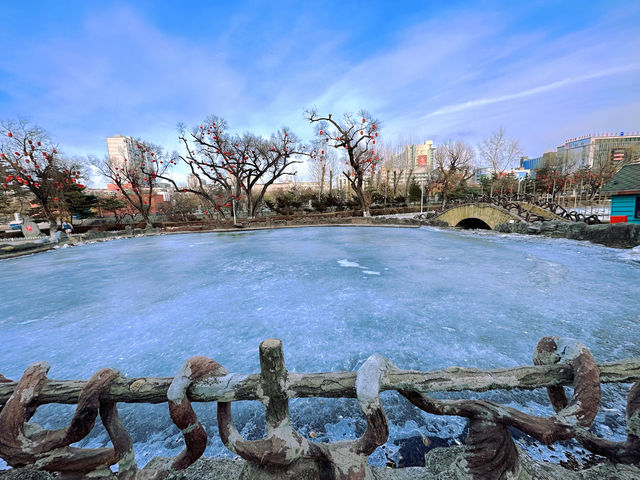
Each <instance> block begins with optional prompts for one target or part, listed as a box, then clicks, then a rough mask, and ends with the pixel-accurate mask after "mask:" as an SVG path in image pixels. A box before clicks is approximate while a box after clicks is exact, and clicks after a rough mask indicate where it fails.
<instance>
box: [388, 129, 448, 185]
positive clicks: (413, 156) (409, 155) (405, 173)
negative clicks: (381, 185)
mask: <svg viewBox="0 0 640 480" xmlns="http://www.w3.org/2000/svg"><path fill="white" fill-rule="evenodd" d="M435 150H436V149H435V147H434V146H433V140H426V141H425V142H424V143H421V144H417V145H413V144H412V145H407V146H406V147H405V149H404V150H403V151H402V152H400V153H397V154H395V155H394V156H393V163H394V164H395V165H398V166H400V168H399V169H398V170H402V176H401V177H400V180H399V183H406V181H407V179H408V177H409V172H411V179H412V180H415V182H416V183H418V184H420V183H422V182H426V181H428V180H429V178H430V176H431V172H432V171H433V155H434V152H435ZM381 171H382V176H383V177H384V176H385V173H384V172H385V167H384V166H383V167H382V168H381Z"/></svg>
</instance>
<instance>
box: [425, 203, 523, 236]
mask: <svg viewBox="0 0 640 480" xmlns="http://www.w3.org/2000/svg"><path fill="white" fill-rule="evenodd" d="M435 219H436V220H440V221H441V222H445V223H446V224H448V225H449V226H451V227H462V228H484V229H491V230H493V229H494V228H496V227H497V226H498V225H500V224H501V223H507V222H509V221H516V222H520V221H524V219H522V218H520V217H519V216H518V215H514V214H513V213H510V212H508V211H506V210H504V209H503V208H500V207H497V206H495V205H492V204H489V203H470V204H466V205H460V206H456V207H452V208H450V209H448V210H445V211H444V212H442V213H441V214H440V215H438V216H437V217H436V218H435Z"/></svg>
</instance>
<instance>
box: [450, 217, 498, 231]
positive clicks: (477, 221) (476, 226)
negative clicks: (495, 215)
mask: <svg viewBox="0 0 640 480" xmlns="http://www.w3.org/2000/svg"><path fill="white" fill-rule="evenodd" d="M456 227H459V228H464V229H469V230H491V227H490V226H489V224H487V222H485V221H484V220H482V219H481V218H474V217H469V218H464V219H462V220H460V221H459V222H458V224H457V225H456Z"/></svg>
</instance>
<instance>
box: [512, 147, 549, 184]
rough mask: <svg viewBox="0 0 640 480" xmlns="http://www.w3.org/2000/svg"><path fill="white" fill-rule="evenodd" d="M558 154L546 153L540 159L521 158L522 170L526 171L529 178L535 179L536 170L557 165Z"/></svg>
mask: <svg viewBox="0 0 640 480" xmlns="http://www.w3.org/2000/svg"><path fill="white" fill-rule="evenodd" d="M556 157H557V154H556V152H545V153H543V154H542V156H540V157H535V158H529V157H520V169H519V170H526V171H527V174H528V175H529V178H531V179H535V178H536V176H537V172H536V170H540V169H541V168H544V167H547V166H550V165H555V164H556Z"/></svg>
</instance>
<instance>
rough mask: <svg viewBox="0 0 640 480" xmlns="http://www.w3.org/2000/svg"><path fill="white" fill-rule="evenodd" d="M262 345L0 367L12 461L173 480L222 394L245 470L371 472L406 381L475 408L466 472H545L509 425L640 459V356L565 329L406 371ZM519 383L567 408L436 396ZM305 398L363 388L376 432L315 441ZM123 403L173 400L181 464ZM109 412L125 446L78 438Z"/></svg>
mask: <svg viewBox="0 0 640 480" xmlns="http://www.w3.org/2000/svg"><path fill="white" fill-rule="evenodd" d="M259 354H260V370H261V371H260V373H259V374H251V375H240V374H235V373H229V372H228V371H227V370H226V369H225V368H224V367H223V366H222V365H220V364H218V363H216V362H215V361H214V360H212V359H209V358H206V357H201V356H199V357H193V358H191V359H189V360H188V361H187V362H186V363H185V364H184V366H183V367H182V368H181V369H180V371H179V372H178V373H177V375H176V376H175V377H174V378H173V379H171V378H124V377H121V376H120V375H119V374H118V372H117V371H115V370H112V369H109V368H105V369H102V370H100V371H99V372H97V373H96V374H94V375H93V377H91V378H90V379H89V380H88V381H57V380H50V379H48V378H47V376H46V375H47V372H48V370H49V366H48V365H47V364H46V363H44V362H41V363H36V364H33V365H31V366H30V367H29V368H27V370H26V371H25V372H24V375H23V376H22V378H21V379H20V380H19V381H18V382H12V381H11V380H8V379H6V378H4V377H3V376H2V375H0V405H2V409H1V410H0V457H2V458H3V459H4V460H5V461H6V462H7V463H8V464H9V465H10V466H12V467H22V466H33V467H36V468H39V469H42V470H47V471H50V472H57V473H60V474H61V475H62V477H64V478H85V477H88V476H90V477H91V478H97V477H100V476H101V475H102V476H103V477H114V476H117V477H118V478H122V479H142V478H145V479H147V478H158V479H160V478H165V477H167V476H169V475H170V474H171V473H172V472H174V471H176V470H182V469H185V468H186V467H188V466H189V465H191V464H192V463H193V462H194V461H195V460H196V459H198V458H199V457H200V456H201V455H202V454H203V452H204V450H205V446H206V443H207V434H206V433H205V431H204V429H203V427H202V425H201V424H200V423H199V421H198V418H197V417H196V414H195V412H194V410H193V409H192V407H191V402H194V401H195V402H214V401H215V402H218V403H217V409H218V428H219V434H220V437H221V439H222V441H223V443H224V444H225V445H226V446H227V447H228V448H229V449H230V450H232V451H233V452H235V453H237V454H238V455H239V456H240V457H242V458H244V459H245V460H247V463H246V464H245V466H244V471H243V472H242V475H241V478H249V479H302V478H305V479H322V480H324V479H337V480H340V479H350V480H354V479H366V478H371V473H370V470H369V468H368V467H367V459H368V457H369V455H371V454H372V453H373V451H374V450H375V449H376V448H377V447H378V446H380V445H382V444H384V443H385V442H386V440H387V438H388V434H389V427H388V423H387V418H386V415H385V412H384V408H383V406H382V403H381V401H380V396H379V394H380V392H381V391H384V390H397V391H398V392H400V394H402V395H403V396H405V397H406V398H407V399H408V400H409V401H410V402H411V403H413V404H414V405H415V406H416V407H418V408H420V409H422V410H424V411H426V412H429V413H431V414H436V415H457V416H461V417H465V418H468V420H469V430H468V436H467V440H466V444H467V446H466V447H465V448H466V449H465V453H464V456H465V458H464V461H463V462H462V468H463V469H464V470H465V472H464V474H465V475H466V478H472V479H506V478H542V477H539V476H536V475H535V474H534V476H533V477H531V476H526V475H524V476H522V475H521V473H522V472H521V464H522V461H523V460H524V458H522V456H523V455H524V454H523V453H522V452H519V451H518V449H517V448H516V446H515V444H514V441H513V439H512V437H511V435H510V433H509V430H508V427H513V428H516V429H518V430H519V431H521V432H523V433H525V434H527V435H529V436H531V437H533V438H534V439H536V440H538V441H539V442H542V443H543V444H551V443H554V442H556V441H563V440H568V439H572V438H575V439H577V440H578V441H579V442H580V444H581V445H582V446H583V447H584V448H585V449H587V450H589V451H590V452H592V453H595V454H597V455H602V456H604V457H606V458H607V459H608V461H610V462H612V463H614V464H617V465H623V464H626V465H635V466H638V464H640V382H639V380H640V359H638V358H636V359H629V360H623V361H617V362H612V363H603V364H596V362H595V360H594V358H593V356H592V355H591V353H590V352H589V350H588V349H587V348H586V347H585V346H584V345H582V344H580V343H578V342H577V341H575V340H571V339H563V338H558V337H544V338H543V339H541V340H540V342H539V343H538V345H537V346H536V349H535V354H534V366H522V367H515V368H503V369H493V370H477V369H468V368H457V367H453V368H447V369H444V370H438V371H427V372H422V371H415V370H402V369H399V368H397V367H396V366H394V365H393V364H392V363H391V362H390V361H389V360H387V359H385V358H383V357H381V356H380V355H373V356H371V357H369V359H368V360H367V361H366V362H365V363H364V364H363V365H362V366H361V367H360V368H359V369H358V371H357V372H330V373H289V372H287V370H286V368H285V364H284V356H283V352H282V344H281V342H280V340H276V339H269V340H265V341H263V342H262V343H261V345H260V348H259ZM612 382H617V383H631V382H635V383H634V384H633V387H632V388H631V391H630V393H629V396H628V403H627V409H626V416H627V431H628V437H627V440H626V441H624V442H612V441H608V440H605V439H601V438H598V437H597V436H595V435H594V434H593V433H591V432H590V431H589V427H590V426H591V424H592V422H593V421H594V418H595V416H596V413H597V411H598V408H599V403H600V384H601V383H612ZM563 385H571V386H572V387H573V390H574V394H573V397H572V398H571V400H569V399H567V397H566V396H565V392H564V388H563ZM515 388H519V389H535V388H547V391H548V395H549V399H550V402H551V404H552V406H553V408H554V410H555V412H556V413H555V415H552V416H550V417H546V418H545V417H538V416H534V415H530V414H527V413H523V412H520V411H518V410H516V409H514V408H510V407H506V406H503V405H500V404H497V403H494V402H490V401H486V400H464V399H463V400H436V399H433V398H430V397H429V396H427V393H428V392H436V391H449V392H452V391H453V392H460V391H467V390H471V391H487V390H495V389H507V390H508V389H515ZM295 397H331V398H338V397H343V398H357V399H358V403H359V405H360V408H361V410H362V413H363V415H364V417H365V419H366V423H367V427H366V430H365V432H364V433H363V434H362V436H361V437H360V438H357V439H355V440H348V441H341V442H335V443H318V442H314V441H311V440H309V439H307V438H306V437H304V436H302V435H301V434H299V433H298V432H297V431H296V430H294V429H293V428H292V426H291V423H290V418H289V399H290V398H295ZM237 400H258V401H260V402H262V403H263V405H264V407H265V410H266V425H267V429H266V436H265V438H264V439H262V440H257V441H248V440H245V439H244V438H243V437H242V436H241V434H240V433H239V432H238V430H237V429H236V427H235V426H234V422H233V419H232V416H231V402H233V401H237ZM117 402H129V403H164V402H168V405H169V414H170V416H171V419H172V420H173V422H174V423H175V424H176V425H177V426H178V428H179V429H180V430H181V431H182V434H183V436H184V440H185V445H186V448H185V449H184V451H182V452H181V453H180V454H179V455H178V456H177V457H176V458H175V459H174V460H173V462H172V463H171V465H170V467H167V468H165V469H157V470H149V469H148V468H145V469H144V470H138V468H137V466H136V463H135V459H134V453H133V444H132V441H131V438H130V436H129V434H128V432H127V430H126V428H125V427H124V425H123V424H122V422H121V421H120V419H119V417H118V409H117ZM46 403H64V404H76V403H77V405H78V406H77V409H76V411H75V414H74V416H73V418H72V419H71V422H70V424H69V426H68V427H66V428H63V429H60V430H55V431H47V430H43V429H42V428H40V427H39V426H37V425H35V424H32V423H28V421H29V419H30V418H31V417H32V416H33V414H34V413H35V411H36V409H37V408H38V406H39V405H42V404H46ZM98 415H100V419H101V421H102V423H103V424H104V426H105V428H106V430H107V432H108V434H109V437H110V439H111V442H112V444H113V447H112V448H94V449H89V448H75V447H71V446H70V445H71V444H72V443H75V442H78V441H79V440H81V439H82V438H84V437H85V436H86V435H87V434H88V433H89V432H90V431H91V429H92V428H93V425H94V422H95V419H96V417H97V416H98ZM116 463H117V464H118V473H117V474H114V473H112V472H111V471H110V470H109V468H108V467H109V466H110V465H114V464H116ZM625 468H626V467H625ZM630 468H635V467H630ZM638 472H640V470H638ZM438 478H440V477H438ZM447 478H453V477H447ZM545 478H546V477H545ZM611 478H613V477H611ZM616 478H618V477H616ZM625 478H626V477H625ZM630 478H638V477H630Z"/></svg>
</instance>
